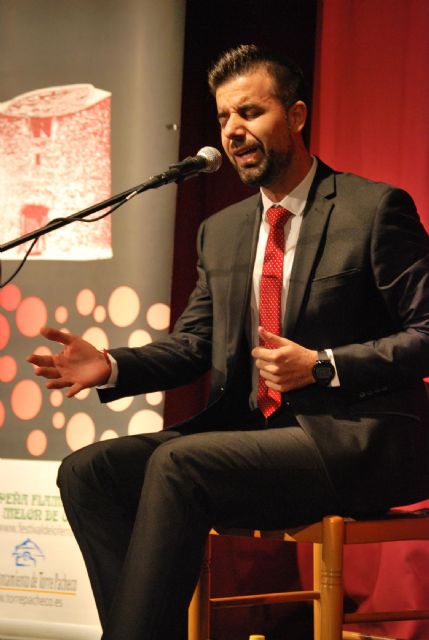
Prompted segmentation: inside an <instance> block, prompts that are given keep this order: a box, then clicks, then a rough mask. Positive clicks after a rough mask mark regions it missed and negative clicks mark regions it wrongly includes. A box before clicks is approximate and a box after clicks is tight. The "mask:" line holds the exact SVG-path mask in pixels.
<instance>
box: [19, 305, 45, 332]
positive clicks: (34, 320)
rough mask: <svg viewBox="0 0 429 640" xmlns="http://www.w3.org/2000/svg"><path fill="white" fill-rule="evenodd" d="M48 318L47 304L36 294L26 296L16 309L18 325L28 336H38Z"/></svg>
mask: <svg viewBox="0 0 429 640" xmlns="http://www.w3.org/2000/svg"><path fill="white" fill-rule="evenodd" d="M47 319H48V311H47V309H46V305H45V303H44V302H43V300H42V299H41V298H36V296H30V297H29V298H25V299H24V300H23V301H22V302H21V303H20V305H19V306H18V309H17V310H16V316H15V321H16V326H17V327H18V329H19V330H20V332H21V333H22V334H23V335H24V336H27V337H28V338H32V337H34V336H37V335H38V333H39V331H40V329H41V328H42V327H43V326H44V325H45V324H46V321H47Z"/></svg>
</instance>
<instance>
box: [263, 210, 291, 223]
mask: <svg viewBox="0 0 429 640" xmlns="http://www.w3.org/2000/svg"><path fill="white" fill-rule="evenodd" d="M291 215H292V214H291V213H290V211H288V210H287V209H285V208H284V207H270V208H269V209H268V211H267V220H268V222H269V224H270V227H275V228H279V227H284V225H285V224H286V222H287V221H288V219H289V218H290V216H291Z"/></svg>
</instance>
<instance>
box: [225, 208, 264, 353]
mask: <svg viewBox="0 0 429 640" xmlns="http://www.w3.org/2000/svg"><path fill="white" fill-rule="evenodd" d="M255 204H256V206H255V207H253V208H252V209H249V211H248V212H246V213H245V215H244V216H243V223H242V224H241V225H240V228H239V231H238V233H237V242H236V252H235V264H234V269H233V270H232V273H231V280H230V287H229V291H228V300H227V334H226V335H227V340H228V344H227V350H228V358H229V357H230V356H232V355H233V354H235V353H237V345H238V343H239V341H240V340H241V338H242V336H243V327H244V325H245V322H246V314H247V312H248V310H249V304H250V291H251V284H252V273H253V263H254V261H255V255H256V247H257V242H258V234H259V226H260V220H261V200H260V199H259V200H256V201H255Z"/></svg>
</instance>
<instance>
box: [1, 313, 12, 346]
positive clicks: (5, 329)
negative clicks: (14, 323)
mask: <svg viewBox="0 0 429 640" xmlns="http://www.w3.org/2000/svg"><path fill="white" fill-rule="evenodd" d="M9 338H10V325H9V322H8V320H7V318H5V316H4V315H2V314H1V313H0V349H4V348H5V346H6V345H7V343H8V342H9Z"/></svg>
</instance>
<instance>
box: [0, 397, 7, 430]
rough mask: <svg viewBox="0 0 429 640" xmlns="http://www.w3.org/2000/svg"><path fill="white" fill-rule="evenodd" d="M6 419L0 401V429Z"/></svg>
mask: <svg viewBox="0 0 429 640" xmlns="http://www.w3.org/2000/svg"><path fill="white" fill-rule="evenodd" d="M5 417H6V411H5V410H4V404H3V402H2V401H1V400H0V427H2V426H3V425H4V419H5Z"/></svg>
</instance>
